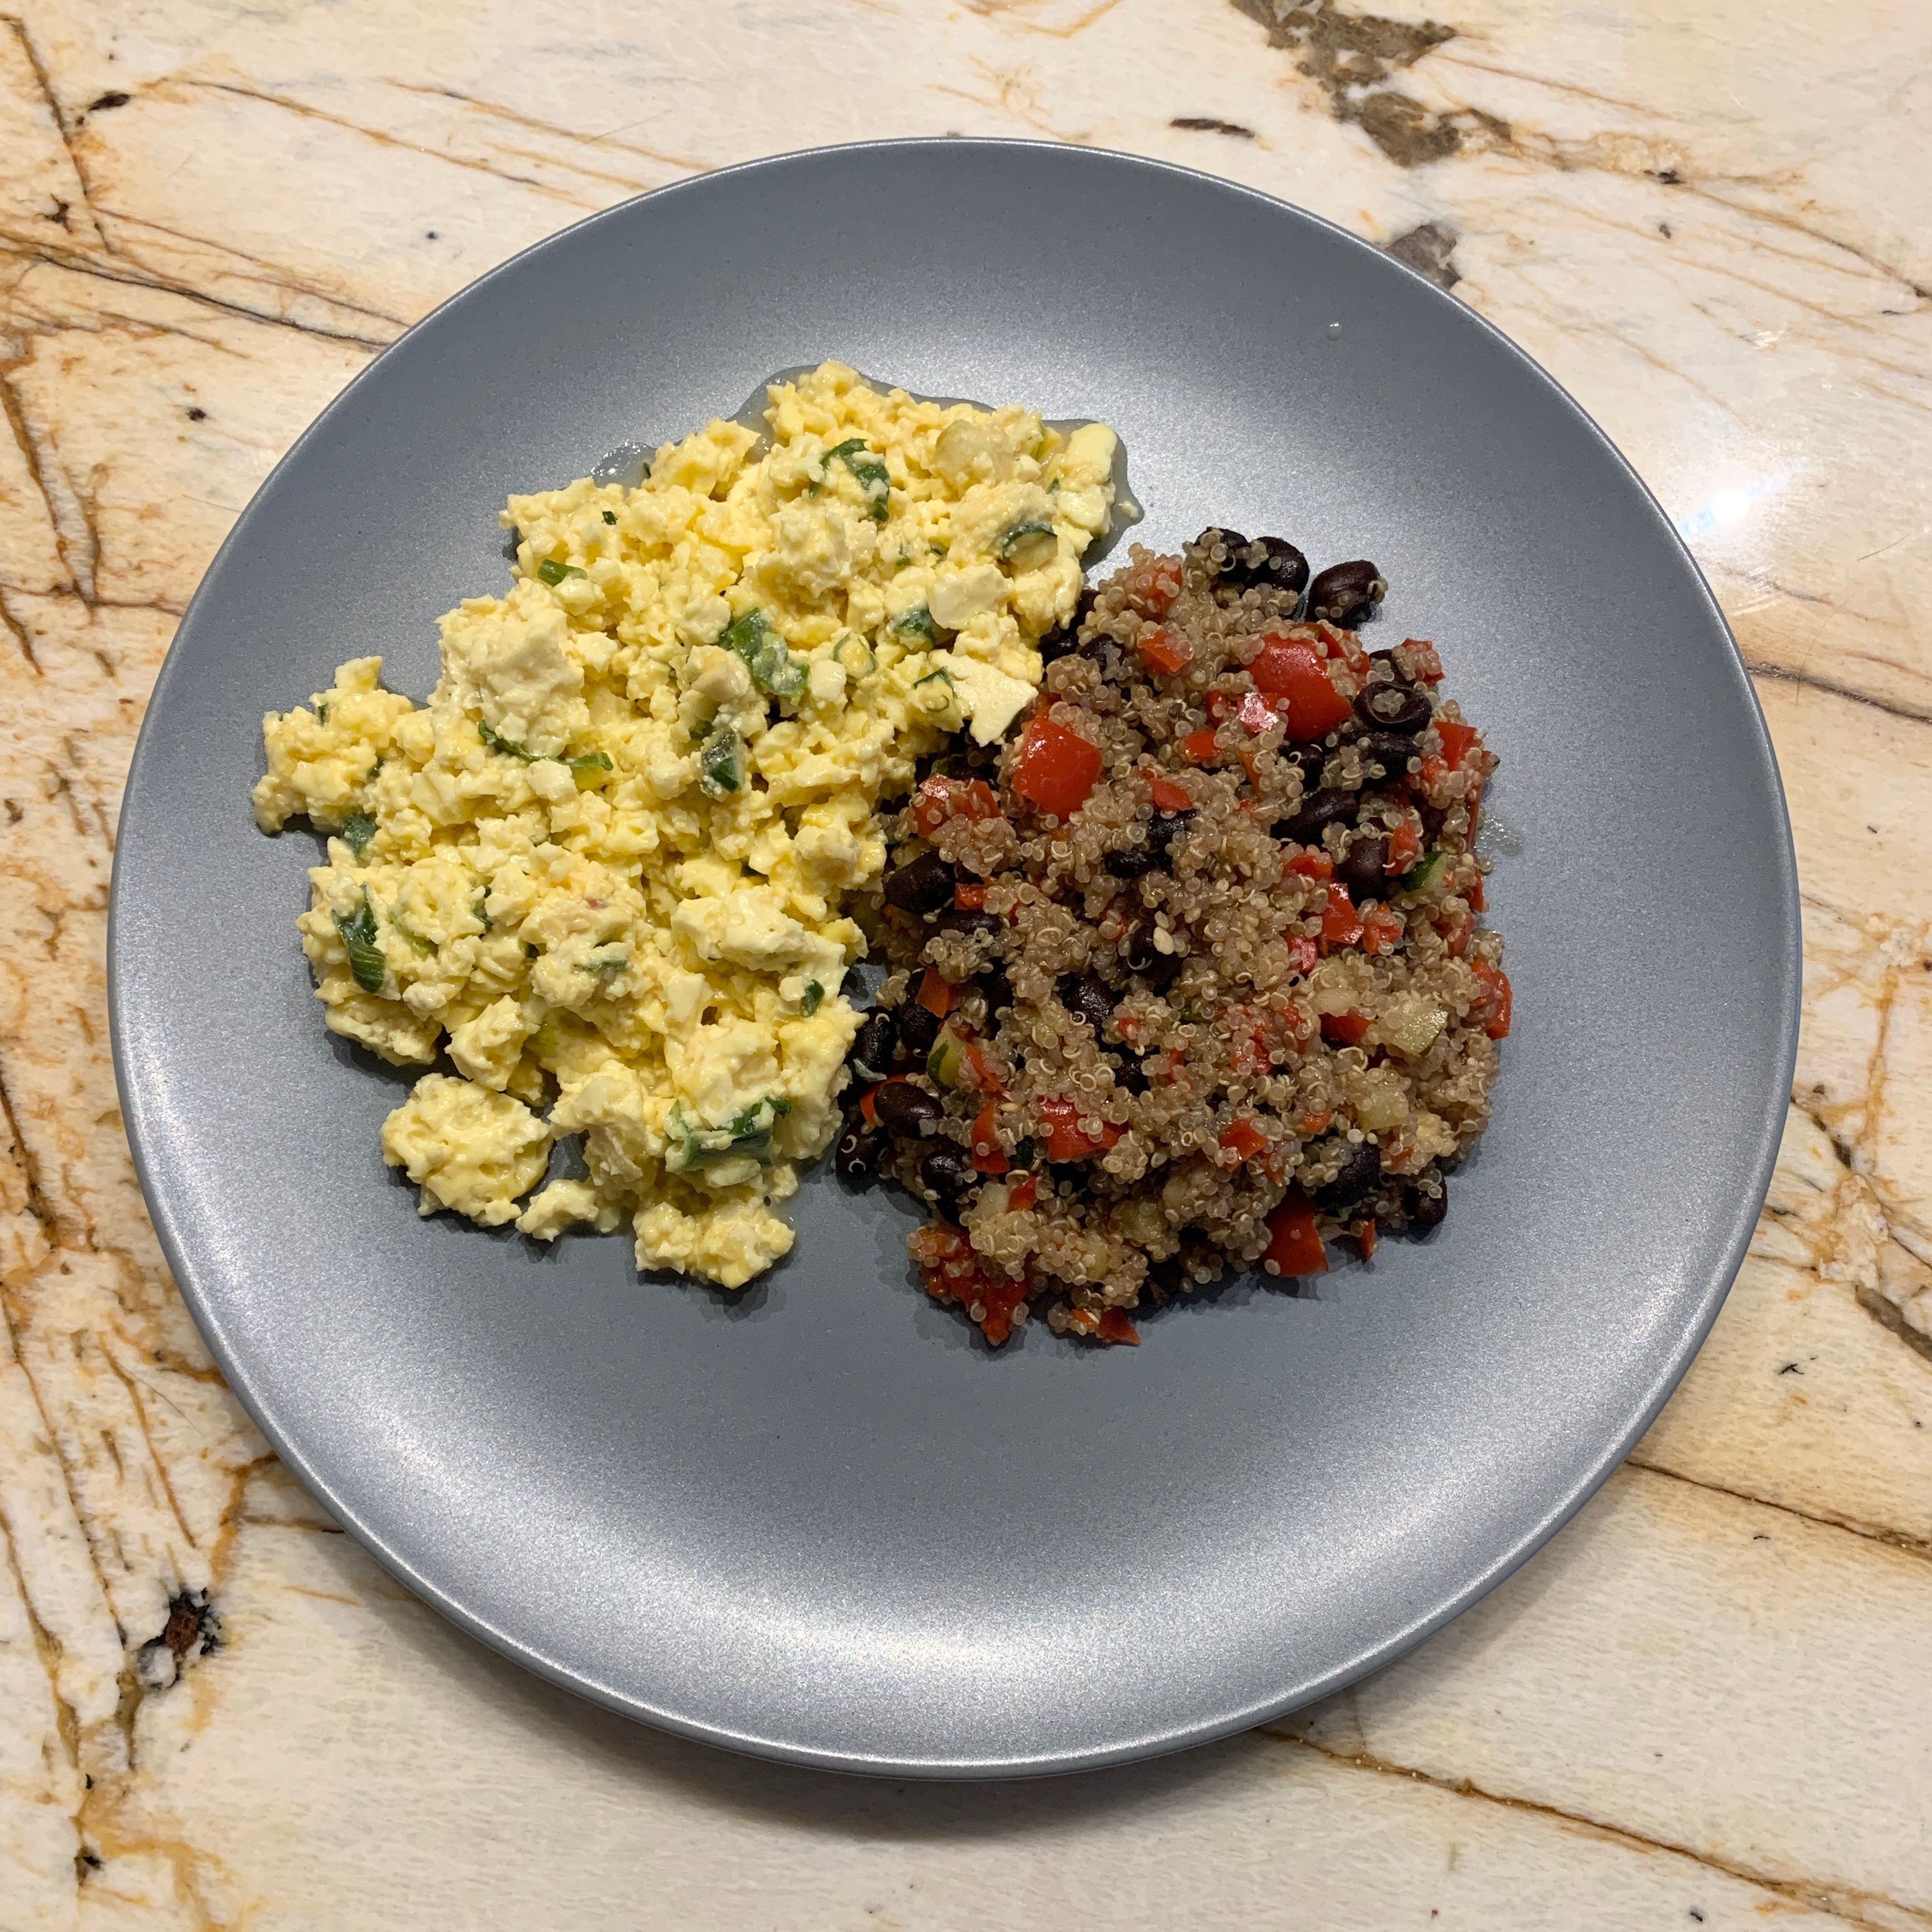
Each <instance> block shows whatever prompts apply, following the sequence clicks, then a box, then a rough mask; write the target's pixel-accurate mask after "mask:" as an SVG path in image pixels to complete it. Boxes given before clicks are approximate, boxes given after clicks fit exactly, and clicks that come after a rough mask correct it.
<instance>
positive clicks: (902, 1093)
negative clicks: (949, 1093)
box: [872, 1080, 946, 1140]
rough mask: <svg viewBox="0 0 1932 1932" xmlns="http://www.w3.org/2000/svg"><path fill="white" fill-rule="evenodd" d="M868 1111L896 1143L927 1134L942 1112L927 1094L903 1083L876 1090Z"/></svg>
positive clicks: (941, 1107)
mask: <svg viewBox="0 0 1932 1932" xmlns="http://www.w3.org/2000/svg"><path fill="white" fill-rule="evenodd" d="M872 1111H873V1112H874V1113H876V1114H877V1115H878V1117H879V1125H880V1127H883V1128H884V1129H885V1130H886V1133H889V1134H892V1135H893V1136H896V1137H897V1138H898V1139H900V1140H916V1139H918V1138H919V1136H921V1135H922V1134H926V1133H931V1132H932V1130H933V1129H934V1128H935V1127H937V1126H938V1124H939V1123H940V1121H941V1119H942V1118H944V1115H945V1112H946V1109H944V1107H943V1106H941V1104H940V1103H939V1102H938V1101H937V1100H935V1099H934V1098H933V1097H932V1095H931V1094H928V1093H925V1092H922V1091H921V1090H920V1089H919V1088H916V1087H915V1086H913V1085H911V1084H910V1082H907V1081H904V1080H889V1081H887V1082H886V1084H885V1085H884V1086H883V1087H881V1088H880V1089H879V1091H878V1094H877V1097H876V1098H875V1099H874V1101H873V1103H872Z"/></svg>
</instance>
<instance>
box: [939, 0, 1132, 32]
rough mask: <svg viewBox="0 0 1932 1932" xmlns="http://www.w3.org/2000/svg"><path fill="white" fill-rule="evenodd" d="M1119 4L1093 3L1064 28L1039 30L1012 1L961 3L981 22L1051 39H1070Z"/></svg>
mask: <svg viewBox="0 0 1932 1932" xmlns="http://www.w3.org/2000/svg"><path fill="white" fill-rule="evenodd" d="M1120 4H1121V0H1094V5H1092V6H1091V7H1088V10H1086V12H1085V13H1082V15H1081V16H1080V17H1079V19H1078V20H1074V21H1073V22H1071V23H1069V24H1068V25H1067V26H1064V27H1043V26H1041V25H1040V23H1039V22H1038V21H1037V20H1028V18H1027V17H1026V15H1025V13H1024V12H1023V11H1021V10H1019V7H1016V6H1015V5H1014V4H1013V0H965V5H966V10H967V11H968V13H977V14H978V15H979V16H980V18H981V19H982V20H992V19H998V20H1001V21H1002V22H1004V23H1005V24H1006V25H1007V26H1013V27H1018V28H1021V29H1022V31H1024V32H1026V33H1029V34H1044V35H1046V37H1047V38H1048V39H1049V40H1072V39H1073V37H1074V36H1075V35H1076V34H1084V33H1085V31H1087V29H1088V28H1089V27H1091V26H1093V25H1094V22H1095V21H1097V20H1104V19H1105V18H1106V16H1107V15H1108V14H1109V13H1112V11H1113V10H1114V9H1115V7H1118V5H1120ZM1022 5H1024V0H1022Z"/></svg>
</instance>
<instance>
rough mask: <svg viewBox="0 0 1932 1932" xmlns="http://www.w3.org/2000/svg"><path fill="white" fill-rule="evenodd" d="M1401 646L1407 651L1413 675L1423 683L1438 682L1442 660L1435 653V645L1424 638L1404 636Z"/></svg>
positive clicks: (1440, 676) (1440, 675) (1439, 681)
mask: <svg viewBox="0 0 1932 1932" xmlns="http://www.w3.org/2000/svg"><path fill="white" fill-rule="evenodd" d="M1402 647H1403V649H1404V650H1406V652H1408V653H1409V662H1410V663H1411V664H1412V665H1413V666H1414V667H1415V675H1416V676H1418V677H1419V678H1420V679H1421V680H1422V682H1424V684H1439V683H1441V682H1442V659H1441V658H1439V657H1438V656H1437V655H1436V646H1434V645H1433V644H1432V643H1430V642H1429V641H1428V640H1427V638H1424V637H1405V638H1403V640H1402Z"/></svg>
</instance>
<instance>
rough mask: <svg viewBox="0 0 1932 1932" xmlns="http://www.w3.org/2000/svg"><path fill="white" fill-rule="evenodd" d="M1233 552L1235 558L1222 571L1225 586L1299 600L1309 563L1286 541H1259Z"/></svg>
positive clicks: (1232, 549)
mask: <svg viewBox="0 0 1932 1932" xmlns="http://www.w3.org/2000/svg"><path fill="white" fill-rule="evenodd" d="M1230 549H1231V551H1232V554H1231V555H1230V556H1229V559H1228V560H1227V562H1226V563H1224V564H1223V565H1222V566H1221V568H1220V578H1221V581H1222V582H1223V583H1226V584H1228V585H1229V586H1231V587H1232V588H1233V589H1237V590H1250V589H1257V588H1259V589H1263V590H1279V591H1280V592H1283V594H1284V595H1287V596H1289V597H1295V598H1298V597H1299V596H1300V595H1301V589H1302V586H1303V585H1304V584H1305V583H1307V581H1308V559H1307V557H1305V556H1303V555H1302V553H1301V551H1300V550H1297V549H1296V548H1295V546H1294V544H1292V543H1290V542H1289V541H1288V539H1287V538H1286V537H1257V538H1256V539H1255V541H1253V543H1251V544H1242V545H1241V547H1239V548H1238V549H1236V548H1235V547H1233V546H1232V545H1231V546H1230Z"/></svg>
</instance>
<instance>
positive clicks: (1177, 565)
mask: <svg viewBox="0 0 1932 1932" xmlns="http://www.w3.org/2000/svg"><path fill="white" fill-rule="evenodd" d="M1127 594H1128V595H1129V596H1130V597H1131V598H1133V601H1134V603H1135V604H1136V607H1138V608H1139V610H1141V611H1142V612H1143V613H1145V615H1146V616H1150V617H1165V616H1166V615H1167V613H1168V612H1169V610H1170V609H1171V608H1172V606H1173V603H1174V600H1175V598H1177V597H1178V596H1179V595H1181V559H1180V558H1179V557H1178V556H1157V557H1156V558H1155V559H1154V561H1153V562H1151V563H1150V564H1148V565H1144V566H1143V567H1142V569H1141V570H1139V571H1133V572H1130V574H1129V576H1128V579H1127Z"/></svg>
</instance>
